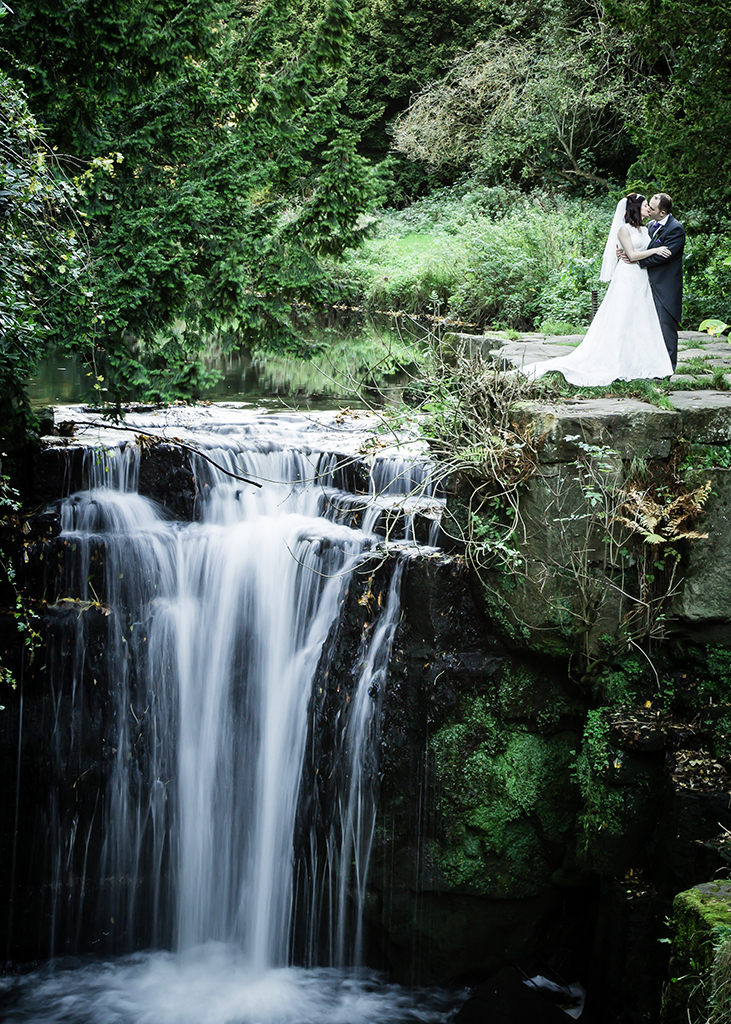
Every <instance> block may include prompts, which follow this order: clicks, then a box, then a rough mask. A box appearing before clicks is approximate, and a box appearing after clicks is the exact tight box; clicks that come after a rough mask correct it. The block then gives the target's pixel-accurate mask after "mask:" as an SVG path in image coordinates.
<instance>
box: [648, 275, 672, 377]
mask: <svg viewBox="0 0 731 1024" xmlns="http://www.w3.org/2000/svg"><path fill="white" fill-rule="evenodd" d="M652 297H653V299H654V300H655V309H656V310H657V315H658V317H659V319H660V330H661V331H662V336H663V340H664V341H665V348H666V349H667V350H668V355H669V356H670V362H671V363H672V364H673V373H675V367H676V366H677V365H678V321H677V320H676V319H675V317H674V316H673V315H672V313H669V312H668V311H667V309H665V307H664V306H663V304H662V302H660V300H659V299H658V297H657V296H656V295H655V293H654V292H653V295H652Z"/></svg>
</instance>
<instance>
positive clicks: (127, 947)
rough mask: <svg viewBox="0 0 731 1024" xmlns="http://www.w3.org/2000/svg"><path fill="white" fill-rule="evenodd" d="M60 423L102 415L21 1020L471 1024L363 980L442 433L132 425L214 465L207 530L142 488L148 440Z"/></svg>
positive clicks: (62, 654)
mask: <svg viewBox="0 0 731 1024" xmlns="http://www.w3.org/2000/svg"><path fill="white" fill-rule="evenodd" d="M56 417H57V419H58V420H61V419H68V420H74V421H75V422H77V423H80V422H82V421H86V424H87V425H85V426H82V427H80V430H81V436H82V437H83V438H84V440H83V441H81V440H77V441H76V442H74V443H75V444H81V445H85V446H88V447H87V450H86V455H85V474H86V486H85V488H84V489H82V490H80V491H77V492H76V493H73V494H70V495H69V496H68V497H66V498H65V499H63V501H61V503H60V506H59V513H60V526H61V531H60V534H59V535H58V538H57V545H58V547H57V555H58V557H57V565H58V569H57V571H56V575H55V578H54V580H53V586H54V588H55V593H54V595H53V599H52V598H51V597H50V596H49V612H48V618H47V621H46V629H47V650H46V660H47V686H48V691H49V699H50V702H51V704H52V706H53V708H54V709H55V710H54V716H55V717H54V719H53V721H54V722H55V724H53V725H52V728H51V735H50V744H49V755H48V767H47V776H46V777H44V778H43V779H42V780H41V787H42V789H41V791H40V792H38V794H37V797H38V801H39V804H41V805H42V806H43V814H42V821H43V822H44V823H45V824H44V826H43V829H41V830H40V831H42V833H43V834H38V833H37V834H36V835H35V843H36V845H39V844H40V845H41V846H42V848H43V850H44V853H43V856H42V857H41V858H40V859H39V861H38V863H39V864H40V865H42V867H41V868H40V869H39V870H41V871H42V872H43V878H40V879H37V885H38V886H39V887H40V888H39V891H40V892H42V893H43V896H42V899H43V901H44V904H43V911H42V919H43V920H44V921H46V922H47V923H48V934H46V935H45V936H41V944H42V946H43V947H44V948H45V949H46V950H47V951H48V953H50V954H51V955H52V957H55V959H51V960H50V961H49V962H48V963H47V964H46V966H44V967H42V968H41V969H40V970H34V971H32V972H29V973H19V974H18V975H17V976H12V975H6V976H5V977H4V978H3V979H2V980H0V1015H1V1017H2V1020H4V1021H7V1022H11V1024H21V1022H26V1024H30V1022H34V1024H41V1022H48V1024H61V1022H65V1024H285V1022H287V1024H401V1022H403V1024H406V1022H410V1021H422V1022H434V1024H437V1022H444V1021H448V1020H450V1019H451V1018H452V1016H453V1015H454V1012H455V1008H456V1006H457V1005H458V1004H459V1003H460V1001H461V1000H460V998H459V997H457V996H455V995H453V994H452V995H450V994H447V993H442V992H438V991H434V990H431V991H424V990H413V989H407V988H403V987H400V986H395V985H392V984H389V983H388V982H387V981H386V980H385V979H384V978H383V977H381V976H379V975H377V974H375V973H373V972H371V971H368V970H366V969H364V967H363V966H362V965H363V963H364V962H365V959H366V956H367V950H366V948H365V947H366V943H365V940H364V935H363V923H362V911H363V904H364V901H365V899H366V898H367V884H368V882H367V879H368V861H369V855H370V850H371V845H372V842H373V833H374V824H375V816H376V807H377V799H378V757H379V749H380V743H379V715H380V708H381V701H382V699H383V695H384V690H385V687H386V685H387V663H388V657H389V651H390V644H391V640H392V637H393V632H394V628H395V624H396V623H397V621H398V617H399V610H400V585H401V575H402V572H403V567H404V564H405V562H406V561H407V560H408V558H409V553H410V551H412V550H413V545H414V544H415V541H414V537H415V534H416V532H417V531H416V527H415V523H416V520H417V518H420V519H423V520H425V521H427V522H430V523H431V524H432V525H431V526H429V527H428V531H427V532H428V533H429V537H428V538H427V542H428V543H432V544H433V543H434V539H435V537H436V529H437V525H438V516H439V507H440V503H441V502H440V498H439V494H438V488H437V485H436V483H435V482H434V480H433V479H432V477H431V473H430V467H429V465H428V463H427V461H426V459H425V457H424V453H423V452H422V451H421V450H420V448H419V443H418V441H417V440H415V439H414V438H411V439H409V438H405V439H404V441H403V443H402V444H399V443H396V444H393V443H392V444H391V446H390V447H387V446H386V444H385V442H384V441H382V440H380V439H379V438H378V435H374V427H375V426H376V423H377V419H376V417H374V416H372V415H371V414H368V413H360V414H359V413H357V412H356V413H351V414H348V415H345V416H344V415H342V414H335V413H328V412H319V413H311V414H309V415H299V414H295V413H289V414H268V415H267V414H263V413H261V412H260V411H257V410H253V409H251V408H248V409H246V408H243V407H232V406H225V407H222V406H216V405H210V406H207V407H204V408H202V409H195V408H182V409H175V410H161V411H159V412H156V413H146V414H143V413H136V414H134V415H130V417H129V425H130V426H132V427H134V428H136V429H137V430H139V431H144V430H148V431H150V432H155V433H156V434H157V435H158V436H166V435H167V436H170V437H172V436H175V437H176V438H183V439H184V440H185V442H186V443H187V444H189V445H191V446H194V447H196V448H198V449H199V450H200V451H201V453H202V454H203V455H204V456H205V458H203V457H198V456H195V455H194V456H192V462H191V465H192V471H193V474H194V477H195V486H196V490H197V494H198V498H197V515H196V517H195V520H194V521H183V520H175V519H171V518H170V516H169V515H167V514H164V513H163V512H162V510H161V509H160V507H159V506H158V505H157V504H156V503H155V502H153V501H151V500H150V499H149V498H146V497H143V496H141V495H140V494H139V493H138V483H137V481H138V474H139V468H140V459H141V453H140V450H139V449H138V448H137V446H136V445H135V444H134V443H132V444H130V443H128V442H129V441H130V439H131V438H132V436H133V434H131V433H125V434H123V433H121V432H119V431H117V430H115V428H113V427H112V428H110V427H105V426H101V425H91V424H90V423H89V422H88V421H89V420H90V419H91V417H90V414H89V413H88V412H85V411H84V410H83V409H81V408H80V407H67V408H64V409H60V410H57V411H56ZM390 440H391V442H393V440H394V439H393V438H392V437H391V438H390ZM355 469H357V472H358V473H359V474H360V476H359V479H360V481H361V484H360V486H359V487H358V488H357V489H356V490H353V489H352V486H351V484H350V481H352V479H353V474H354V472H355ZM246 481H250V482H248V483H247V482H246ZM255 484H260V485H261V486H260V487H257V486H255ZM385 523H388V524H389V525H388V527H387V528H386V527H385V526H384V524H385ZM422 533H423V531H422ZM384 534H385V535H387V537H388V540H387V541H385V540H384ZM422 550H423V547H422ZM384 560H389V562H390V564H391V568H390V583H389V585H388V589H387V595H386V597H385V599H384V601H383V602H382V605H381V606H380V607H379V608H377V609H374V614H373V620H372V622H371V623H370V624H369V628H368V629H367V630H366V632H365V633H364V635H363V637H362V642H361V645H360V648H359V649H358V651H357V656H356V659H355V662H354V665H353V690H352V694H351V695H349V699H348V701H347V703H346V704H345V705H344V707H343V709H342V714H340V713H338V716H337V720H336V721H335V723H334V724H333V723H331V724H330V726H329V728H331V729H332V737H331V742H332V744H333V751H334V753H333V752H332V751H331V755H332V757H331V761H332V765H333V767H332V771H331V778H330V779H329V780H328V786H327V788H323V787H321V786H320V785H319V782H318V771H319V767H318V764H317V763H316V760H315V754H314V753H313V751H315V750H316V748H317V747H318V743H316V742H315V741H314V738H315V737H316V736H317V735H318V733H319V732H320V730H321V723H320V718H319V715H320V710H321V705H322V698H321V695H322V693H323V689H322V687H323V685H326V684H325V683H324V682H323V681H324V680H326V678H327V658H328V652H329V650H330V647H331V645H332V643H333V642H334V640H333V638H334V636H335V635H336V634H337V630H338V622H339V615H340V609H341V607H342V604H343V595H344V593H345V590H346V588H347V587H348V584H349V580H350V579H351V577H352V575H353V574H354V573H357V572H363V571H372V568H371V567H372V566H373V565H374V564H376V563H378V564H380V565H383V564H384ZM318 687H319V689H318ZM102 690H103V691H104V695H103V696H101V691H102ZM95 702H100V703H99V710H98V713H97V712H96V711H94V710H92V712H91V713H90V711H89V707H90V706H92V709H93V708H94V706H95ZM95 715H96V718H95ZM92 720H94V721H97V722H98V724H99V728H101V729H102V730H103V732H104V735H103V737H101V739H100V737H98V736H94V735H90V733H89V730H90V728H91V726H92V724H93V721H92ZM95 749H98V750H99V751H100V754H99V756H98V757H95V755H94V750H95ZM20 772H21V768H20V767H19V775H20ZM24 811H25V809H24ZM37 829H38V826H37ZM21 860H22V858H18V864H17V871H16V869H15V868H14V877H13V878H12V879H11V880H10V884H11V885H16V884H19V880H20V877H21V875H22V874H23V872H24V871H25V870H26V865H25V864H23V863H21ZM28 870H30V869H28ZM18 916H19V915H18ZM90 954H91V955H93V956H94V959H90V958H89V957H90Z"/></svg>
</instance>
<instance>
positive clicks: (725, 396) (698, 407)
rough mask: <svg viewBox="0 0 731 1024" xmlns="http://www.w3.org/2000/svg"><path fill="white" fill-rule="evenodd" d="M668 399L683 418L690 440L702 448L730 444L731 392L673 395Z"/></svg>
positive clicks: (681, 393)
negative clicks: (708, 445) (704, 445)
mask: <svg viewBox="0 0 731 1024" xmlns="http://www.w3.org/2000/svg"><path fill="white" fill-rule="evenodd" d="M668 398H669V399H670V404H671V405H672V407H673V409H674V410H675V411H676V412H677V413H678V414H679V415H680V417H681V422H682V428H683V433H684V436H686V437H687V438H688V440H690V441H696V442H700V443H702V444H728V443H729V442H730V441H731V391H674V392H672V394H670V395H669V396H668Z"/></svg>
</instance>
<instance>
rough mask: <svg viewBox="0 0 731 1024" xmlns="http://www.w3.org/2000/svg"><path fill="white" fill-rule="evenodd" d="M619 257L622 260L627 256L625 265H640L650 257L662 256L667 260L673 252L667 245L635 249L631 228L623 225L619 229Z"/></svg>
mask: <svg viewBox="0 0 731 1024" xmlns="http://www.w3.org/2000/svg"><path fill="white" fill-rule="evenodd" d="M620 247H621V248H620ZM618 255H619V258H620V259H624V257H625V256H626V259H625V263H627V262H629V263H639V261H640V260H646V259H647V258H648V257H649V256H660V257H661V258H662V259H667V258H668V256H672V250H671V249H668V247H667V246H666V245H660V246H657V248H654V249H639V250H637V249H635V248H634V247H633V245H632V236H631V235H630V233H629V228H627V227H626V226H625V225H623V226H622V227H621V228H620V229H619V246H618Z"/></svg>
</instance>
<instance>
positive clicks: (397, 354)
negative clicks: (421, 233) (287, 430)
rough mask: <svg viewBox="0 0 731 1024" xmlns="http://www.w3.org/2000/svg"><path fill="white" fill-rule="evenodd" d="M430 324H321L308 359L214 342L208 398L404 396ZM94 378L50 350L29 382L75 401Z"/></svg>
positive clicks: (37, 399) (282, 400) (34, 399)
mask: <svg viewBox="0 0 731 1024" xmlns="http://www.w3.org/2000/svg"><path fill="white" fill-rule="evenodd" d="M426 334H427V332H426V330H425V329H423V328H421V327H419V326H418V325H416V324H415V323H413V322H410V323H403V322H401V321H396V320H395V319H393V318H391V319H388V318H385V317H384V318H382V319H381V320H380V321H379V322H375V323H374V322H370V321H369V322H367V323H366V324H363V325H360V324H359V325H357V328H356V327H354V328H353V330H352V332H345V331H343V330H339V331H336V330H330V331H325V330H321V331H319V332H316V333H314V334H313V335H312V339H311V341H312V346H313V350H312V354H311V355H310V357H309V358H300V357H298V356H295V355H291V354H289V355H288V354H280V353H274V352H268V351H266V350H264V349H259V350H257V351H255V352H252V351H250V350H249V349H231V350H226V349H224V348H222V347H218V348H215V347H213V348H211V350H210V351H209V353H208V355H206V356H205V357H204V363H205V365H206V367H207V368H208V369H209V370H212V371H215V372H216V373H217V374H219V379H218V381H217V382H216V383H214V384H213V385H211V387H210V388H208V389H206V390H205V391H204V392H203V393H202V394H201V397H202V398H204V399H206V400H208V401H214V402H216V401H219V402H220V401H231V400H235V401H244V402H248V403H252V404H255V405H258V406H260V407H261V406H266V405H270V406H271V407H272V408H282V406H283V404H286V405H287V406H295V407H316V408H335V407H337V406H338V405H342V404H343V403H346V404H348V405H350V406H354V405H355V406H357V405H362V404H364V403H363V399H364V398H367V400H368V402H369V403H370V402H372V401H373V400H376V401H378V402H384V401H385V402H389V401H398V399H399V397H400V395H401V391H402V389H403V387H404V385H405V384H407V383H408V381H409V379H410V376H411V374H412V373H413V371H414V370H415V368H416V362H415V360H419V359H420V358H421V355H420V352H421V346H422V343H423V341H424V339H425V337H426ZM93 383H94V381H93V377H92V375H91V373H90V371H89V369H88V368H87V367H85V366H84V365H83V363H82V361H81V359H80V358H79V356H77V355H65V354H63V353H61V352H59V351H55V352H54V351H53V350H52V351H50V352H49V354H48V355H47V356H46V358H45V359H44V360H43V361H42V362H41V363H40V365H39V367H38V371H37V374H36V376H35V377H34V379H33V380H32V381H30V382H29V383H28V386H27V388H26V390H27V393H28V396H29V398H30V401H31V404H32V405H34V406H35V407H41V406H48V405H60V404H64V405H65V404H70V403H75V402H82V401H89V400H90V399H91V398H93V397H96V398H102V399H103V397H104V391H103V384H102V390H101V391H99V392H98V393H97V394H96V395H95V392H94V389H93V386H92V385H93Z"/></svg>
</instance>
